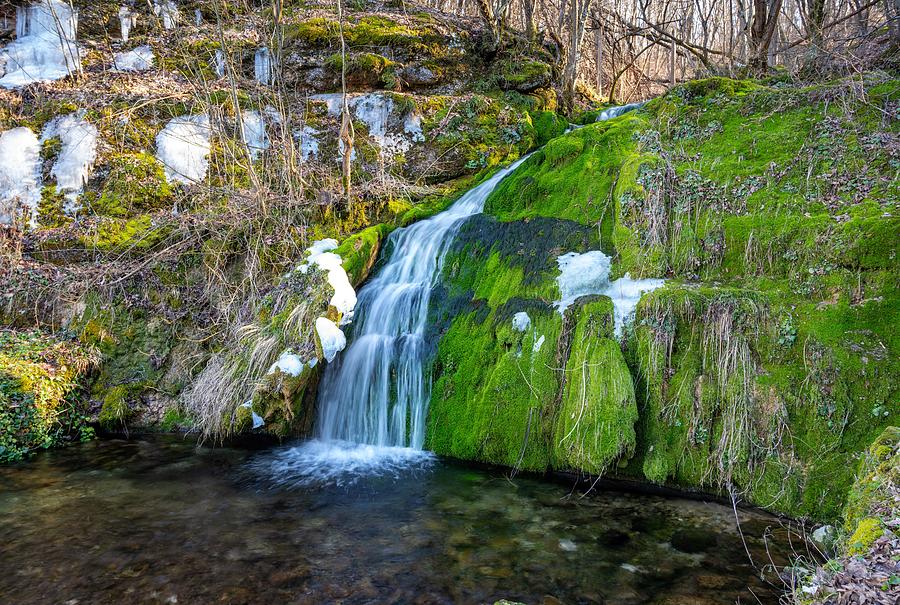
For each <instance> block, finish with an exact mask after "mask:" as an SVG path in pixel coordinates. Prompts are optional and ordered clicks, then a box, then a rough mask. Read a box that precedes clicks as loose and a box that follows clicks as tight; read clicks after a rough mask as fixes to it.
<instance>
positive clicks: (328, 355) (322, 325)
mask: <svg viewBox="0 0 900 605" xmlns="http://www.w3.org/2000/svg"><path fill="white" fill-rule="evenodd" d="M316 334H318V335H319V342H320V343H321V345H322V354H323V355H325V361H328V362H331V361H333V360H334V357H335V355H337V354H338V353H339V352H340V351H343V350H344V347H346V346H347V337H346V336H344V333H343V332H342V331H341V329H340V328H339V327H337V326H336V325H334V322H333V321H331V320H330V319H328V318H327V317H320V318H318V319H317V320H316Z"/></svg>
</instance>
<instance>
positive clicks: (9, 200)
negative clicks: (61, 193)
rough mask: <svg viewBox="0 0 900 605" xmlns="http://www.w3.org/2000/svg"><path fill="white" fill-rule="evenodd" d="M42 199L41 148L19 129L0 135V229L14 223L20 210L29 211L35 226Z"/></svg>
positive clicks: (30, 134)
mask: <svg viewBox="0 0 900 605" xmlns="http://www.w3.org/2000/svg"><path fill="white" fill-rule="evenodd" d="M40 199H41V144H40V142H39V141H38V138H37V136H35V134H34V133H33V132H31V130H29V129H28V128H25V127H24V126H21V127H19V128H13V129H12V130H7V131H6V132H4V133H3V134H0V225H10V224H12V223H13V222H14V221H15V218H16V215H17V214H18V211H19V207H20V206H24V207H25V208H26V209H27V210H28V214H29V217H28V222H29V224H30V225H31V226H35V224H36V219H37V207H38V202H39V201H40Z"/></svg>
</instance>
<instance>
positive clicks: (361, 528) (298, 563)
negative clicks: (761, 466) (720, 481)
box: [0, 438, 787, 605]
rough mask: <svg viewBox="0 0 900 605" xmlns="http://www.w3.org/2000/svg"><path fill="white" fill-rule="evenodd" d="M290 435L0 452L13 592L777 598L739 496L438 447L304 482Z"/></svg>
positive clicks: (235, 597)
mask: <svg viewBox="0 0 900 605" xmlns="http://www.w3.org/2000/svg"><path fill="white" fill-rule="evenodd" d="M288 451H289V448H277V449H274V450H262V451H260V450H256V451H251V450H240V449H231V448H216V449H210V448H196V447H194V445H193V444H192V443H190V442H187V441H184V440H182V439H180V438H155V439H152V440H139V441H115V440H110V441H96V442H93V443H88V444H84V445H80V446H76V447H72V448H69V449H65V450H60V451H55V452H47V453H44V454H41V455H39V456H37V457H35V458H34V459H32V460H31V461H30V462H29V463H27V464H22V465H17V466H7V467H0V602H2V603H16V604H22V605H25V604H31V603H70V604H73V605H74V604H77V603H84V604H87V603H92V604H93V603H182V604H184V603H254V604H255V603H260V604H262V603H267V604H268V603H331V602H341V603H493V602H494V601H495V600H497V599H500V598H507V599H511V600H518V601H522V602H526V603H559V602H562V603H622V604H630V603H659V604H663V603H665V604H670V605H672V604H675V603H678V604H687V603H692V604H696V605H701V604H704V605H705V604H713V603H735V602H741V603H757V602H761V603H773V602H776V601H777V598H778V592H777V590H776V589H775V588H774V587H773V586H772V585H770V584H767V583H766V582H764V581H763V580H761V579H760V572H759V571H757V570H756V569H755V568H754V567H753V566H752V565H751V564H750V561H749V559H748V556H747V554H746V552H745V548H744V545H743V543H742V541H741V538H740V535H739V534H738V532H737V531H736V529H735V523H734V513H733V511H732V509H731V508H730V507H725V506H721V505H717V504H709V503H703V502H697V501H690V500H682V499H671V498H668V499H664V498H661V497H653V496H646V495H636V494H628V493H618V492H608V491H607V492H598V491H597V490H595V491H594V492H592V493H591V494H590V495H588V496H585V497H581V494H580V493H579V492H578V491H576V490H573V489H572V488H571V486H567V485H564V484H561V483H558V482H552V481H546V480H542V479H538V478H533V477H522V476H518V477H516V478H514V479H512V480H510V479H508V478H507V477H506V476H504V474H502V473H501V472H494V471H489V470H482V469H471V468H467V467H465V466H461V465H457V464H453V463H448V462H442V461H439V460H434V461H432V462H431V463H430V464H417V465H415V467H414V469H412V470H405V471H404V470H397V469H393V470H392V471H391V472H390V473H386V474H384V475H382V476H380V477H374V478H367V479H361V480H358V481H355V482H351V483H349V484H348V483H342V485H340V486H338V485H335V484H333V483H332V484H329V485H315V484H310V483H309V482H295V483H291V482H290V481H286V480H285V477H284V476H283V475H284V473H285V472H290V469H289V468H287V469H286V468H285V466H284V465H283V461H284V459H285V454H286V452H288ZM740 516H741V523H742V529H743V532H744V536H745V538H746V541H747V547H748V549H749V551H750V553H751V555H752V556H753V557H754V559H755V560H756V562H757V564H764V563H767V562H769V559H770V557H771V558H772V559H774V561H775V562H776V563H778V564H783V563H784V562H785V555H786V553H787V545H786V542H787V539H786V536H785V532H784V530H783V529H781V528H780V527H779V524H778V522H777V520H775V519H773V518H772V517H769V516H767V515H764V514H761V513H757V512H753V511H741V512H740ZM767 528H770V529H771V530H774V532H773V533H772V534H771V535H768V537H765V538H764V536H766V534H767ZM767 551H768V553H767ZM754 595H755V596H754ZM757 598H758V599H759V600H758V601H757Z"/></svg>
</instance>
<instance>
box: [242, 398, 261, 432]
mask: <svg viewBox="0 0 900 605" xmlns="http://www.w3.org/2000/svg"><path fill="white" fill-rule="evenodd" d="M241 407H242V408H247V409H249V410H250V417H251V418H252V419H253V428H255V429H258V428H259V427H261V426H263V425H264V424H265V423H266V422H265V421H264V420H263V419H262V416H260V415H259V414H257V413H256V412H254V411H253V402H252V401H245V402H244V403H242V404H241Z"/></svg>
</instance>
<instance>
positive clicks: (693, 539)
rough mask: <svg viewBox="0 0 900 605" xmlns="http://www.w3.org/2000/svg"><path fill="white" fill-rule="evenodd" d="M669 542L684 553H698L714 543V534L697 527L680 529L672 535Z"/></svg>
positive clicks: (706, 549)
mask: <svg viewBox="0 0 900 605" xmlns="http://www.w3.org/2000/svg"><path fill="white" fill-rule="evenodd" d="M671 544H672V547H673V548H675V549H676V550H680V551H681V552H684V553H688V554H694V553H700V552H705V551H708V550H710V549H711V548H713V547H714V546H715V545H716V536H715V535H714V534H712V533H710V532H709V531H708V530H705V529H702V528H699V527H694V528H688V529H680V530H678V531H676V532H675V533H674V534H673V535H672V539H671Z"/></svg>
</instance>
